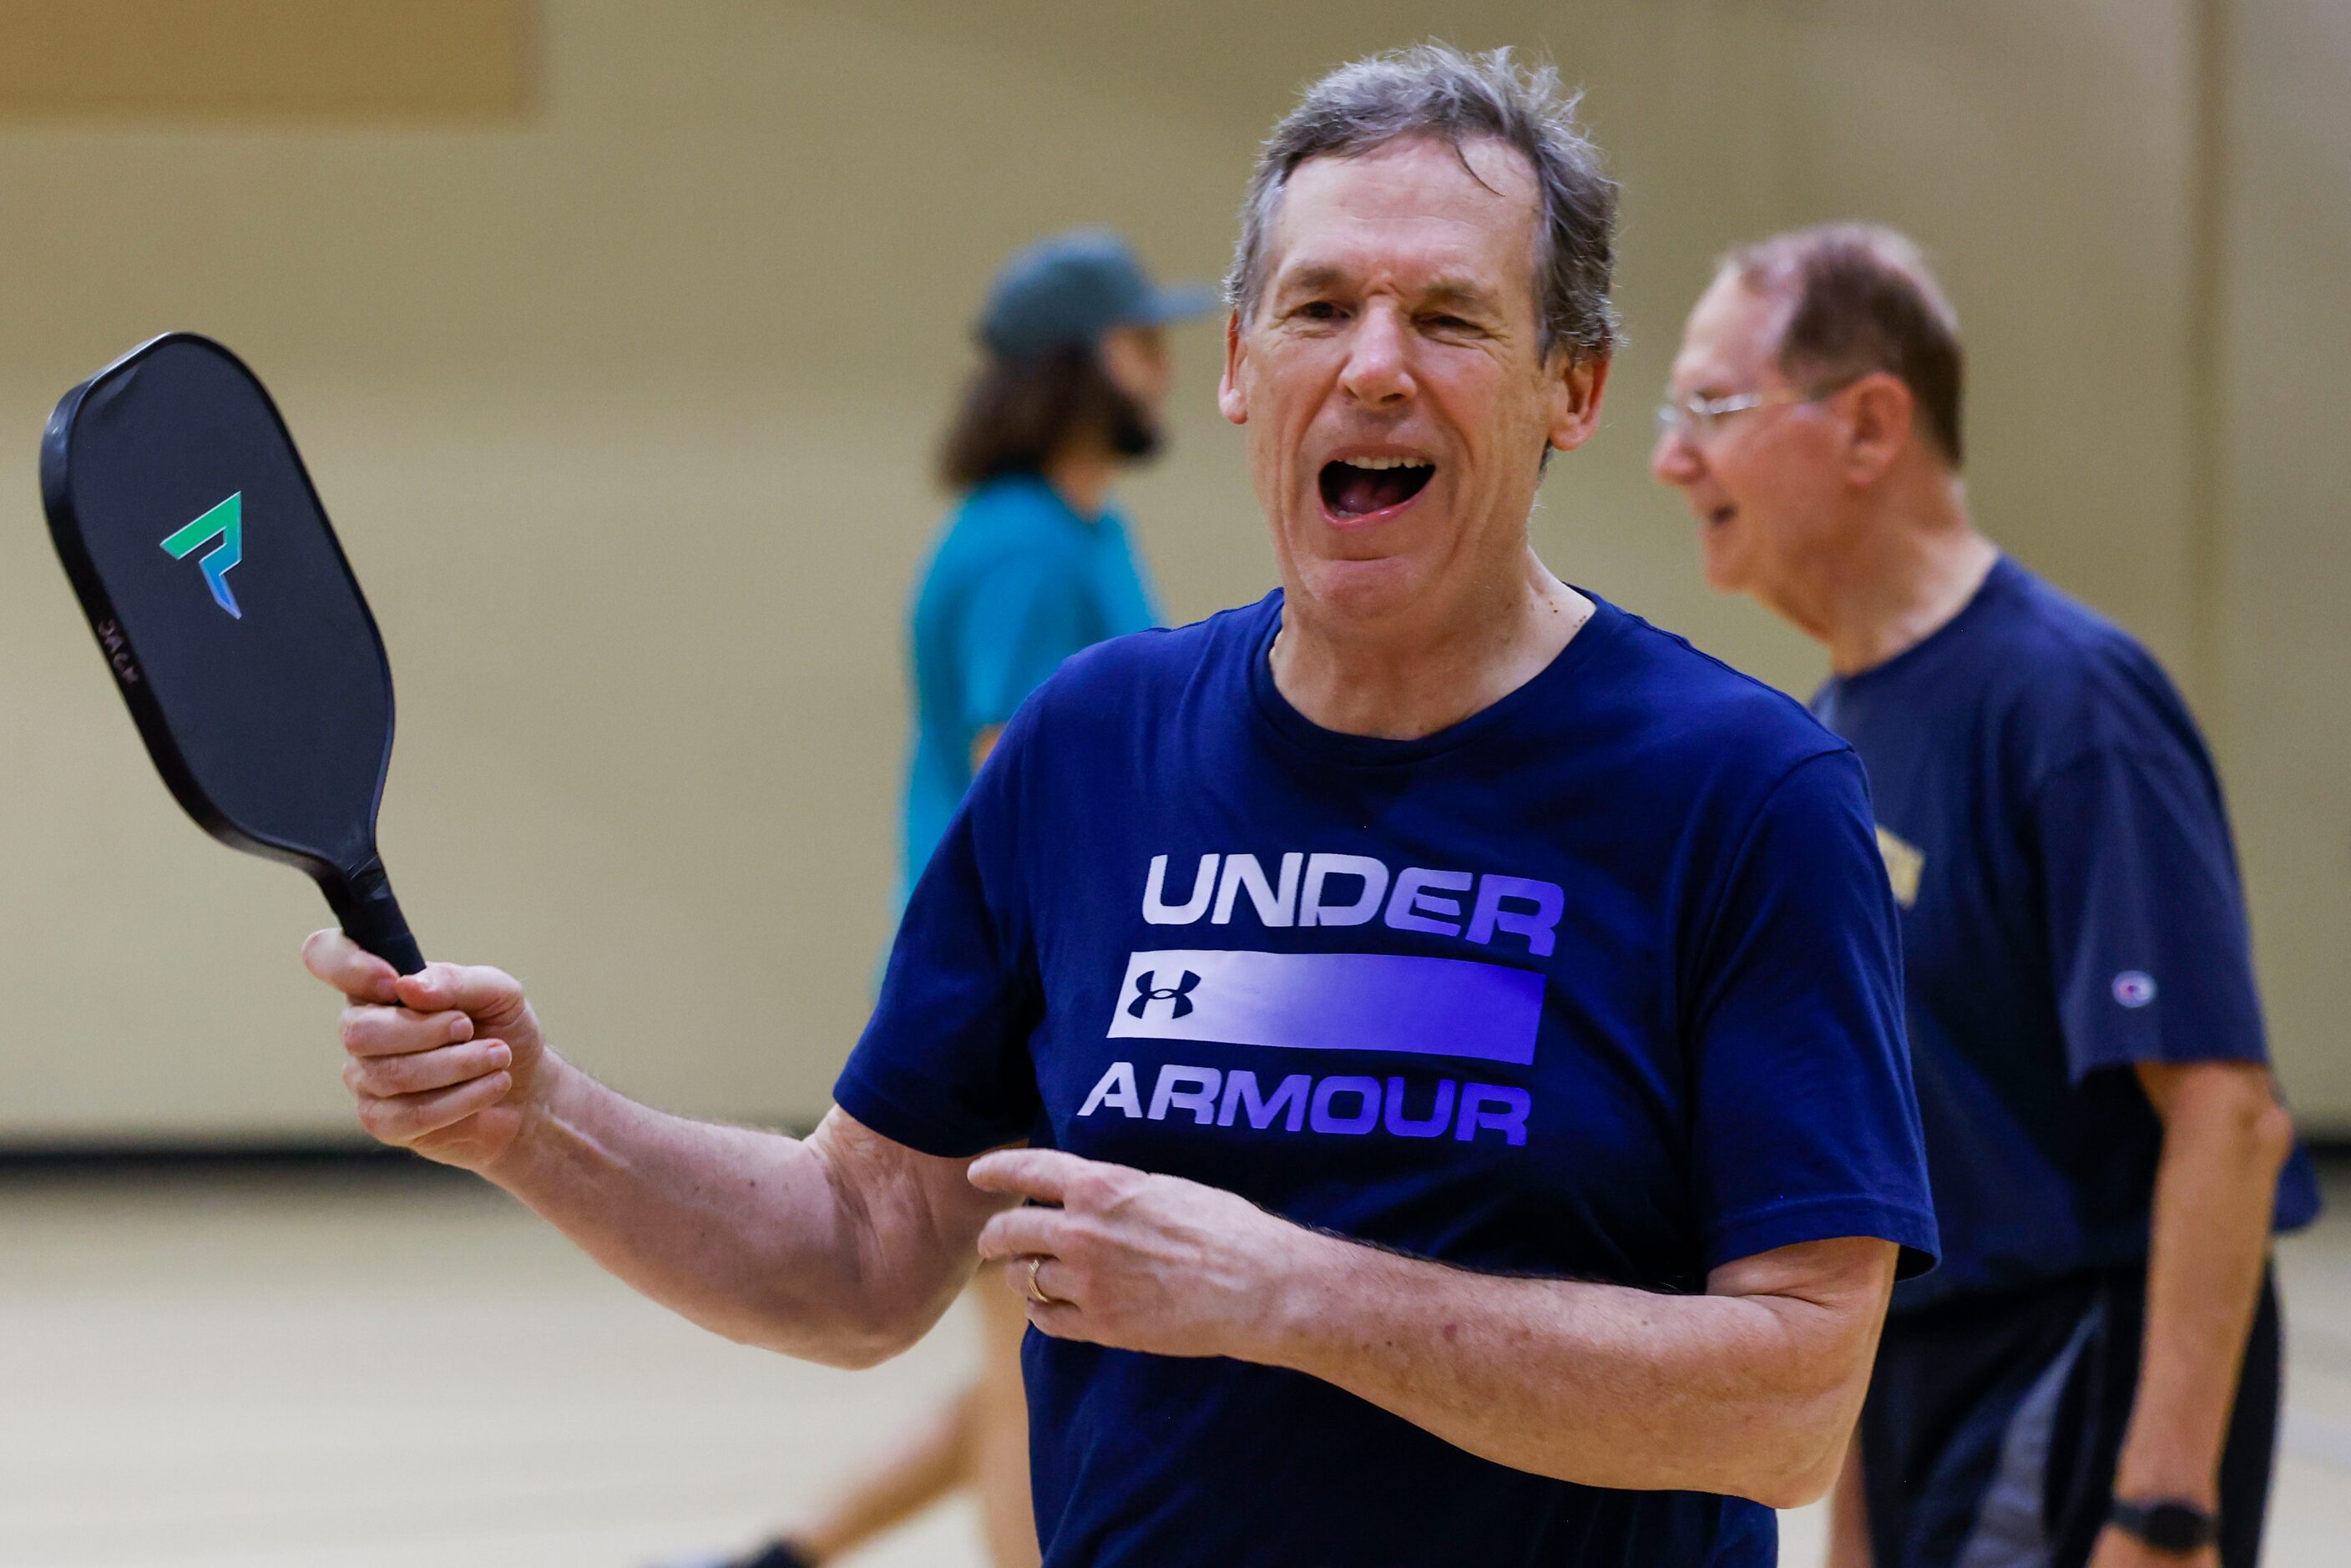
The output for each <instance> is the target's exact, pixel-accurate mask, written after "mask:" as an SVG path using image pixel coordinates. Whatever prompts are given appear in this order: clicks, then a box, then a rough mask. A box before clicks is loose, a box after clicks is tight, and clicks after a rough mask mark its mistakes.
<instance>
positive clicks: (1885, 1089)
mask: <svg viewBox="0 0 2351 1568" xmlns="http://www.w3.org/2000/svg"><path fill="white" fill-rule="evenodd" d="M1280 610H1281V601H1280V595H1279V594H1278V593H1277V594H1274V595H1271V596H1270V597H1269V598H1267V599H1266V600H1264V601H1261V602H1260V603H1259V604H1256V605H1253V606H1249V607H1248V608H1245V609H1240V610H1236V611H1231V612H1227V613H1225V614H1222V615H1219V616H1217V617H1215V618H1214V619H1212V620H1209V621H1207V622H1202V623H1201V624H1199V625H1196V626H1190V627H1186V628H1184V629H1182V630H1179V631H1174V632H1144V633H1142V634H1141V635H1138V636H1133V637H1125V638H1120V639H1116V640H1114V641H1112V642H1110V643H1103V644H1102V645H1100V646H1098V647H1096V648H1093V649H1092V650H1090V651H1088V652H1086V653H1081V654H1079V655H1078V656H1076V657H1074V658H1072V659H1071V661H1070V662H1069V663H1068V664H1065V665H1064V666H1062V668H1061V671H1060V672H1059V673H1058V674H1056V675H1055V676H1054V677H1053V678H1052V679H1051V680H1050V681H1049V682H1047V683H1046V685H1044V686H1043V687H1042V688H1041V689H1040V691H1039V692H1038V694H1037V695H1035V696H1034V697H1033V698H1031V700H1030V701H1029V703H1028V704H1027V705H1026V706H1024V707H1023V708H1022V709H1021V711H1020V713H1019V716H1017V717H1016V718H1015V719H1014V720H1013V722H1012V724H1011V726H1010V727H1008V729H1007V731H1006V733H1005V737H1004V739H1003V741H1002V743H1001V744H1000V745H999V746H998V748H997V750H996V751H995V753H994V754H993V755H992V756H991V757H990V758H989V759H988V761H987V766H986V767H985V768H983V769H982V770H981V773H980V776H979V779H977V782H976V783H975V785H974V787H973V789H972V791H971V793H970V795H969V797H968V798H967V800H966V802H965V804H964V806H963V808H962V810H960V811H959V812H958V813H957V814H956V818H955V820H954V821H953V822H952V823H951V825H950V826H949V827H948V830H947V832H946V837H945V838H944V839H943V840H942V841H941V843H940V847H939V849H938V852H936V854H935V855H934V856H933V857H932V860H931V862H930V865H929V867H928V868H927V869H926V870H925V873H924V874H923V876H922V877H921V879H920V880H919V882H918V883H916V885H915V888H914V894H913V897H912V899H911V900H910V902H909V904H908V905H907V909H906V915H905V919H904V925H902V927H901V929H900V934H899V937H898V942H897V946H896V948H895V950H894V952H893V956H892V958H891V962H890V967H889V971H888V974H887V976H886V977H885V978H884V980H883V991H882V996H881V999H880V1002H879V1004H878V1006H877V1008H876V1010H875V1012H874V1016H873V1019H872V1023H871V1025H870V1026H869V1027H868V1029H867V1030H866V1032H865V1035H864V1038H863V1039H862V1040H861V1041H860V1043H859V1045H858V1048H857V1051H856V1053H855V1054H854V1055H853V1056H852V1059H851V1061H850V1062H849V1065H848V1067H847V1069H846V1070H845V1071H844V1072H843V1073H842V1075H841V1082H840V1084H839V1086H838V1089H837V1091H836V1092H837V1094H838V1097H839V1099H840V1102H841V1106H842V1107H843V1108H844V1109H845V1110H847V1111H848V1112H849V1113H851V1114H852V1115H853V1116H855V1117H856V1118H858V1119H859V1120H860V1121H862V1122H863V1123H865V1124H867V1125H869V1126H872V1127H873V1128H874V1129H876V1130H877V1131H879V1132H881V1133H883V1134H886V1135H887V1136H890V1137H892V1138H895V1139H897V1140H898V1141H900V1142H902V1143H904V1144H906V1145H911V1146H913V1147H914V1148H917V1149H921V1150H924V1151H925V1152H928V1153H931V1154H935V1155H949V1156H962V1155H973V1154H977V1153H978V1152H980V1151H981V1150H983V1149H987V1148H989V1147H991V1146H994V1145H1001V1144H1007V1143H1014V1142H1019V1141H1022V1140H1026V1141H1028V1142H1029V1143H1032V1144H1036V1145H1050V1146H1053V1147H1058V1148H1063V1149H1068V1150H1071V1151H1072V1152H1074V1153H1077V1154H1079V1155H1085V1156H1087V1157H1089V1158H1094V1159H1102V1160H1111V1161H1115V1162H1118V1163H1121V1164H1124V1165H1128V1166H1138V1167H1141V1168H1143V1169H1145V1170H1150V1171H1159V1172H1168V1173H1172V1174H1175V1175H1177V1176H1186V1177H1189V1178H1191V1179H1194V1180H1197V1181H1201V1182H1206V1183H1208V1184H1210V1185H1213V1186H1218V1187H1222V1188H1226V1189H1228V1190H1229V1191H1233V1192H1237V1193H1238V1194H1240V1195H1241V1196H1243V1197H1248V1198H1249V1199H1251V1200H1252V1201H1254V1202H1256V1203H1258V1204H1260V1205H1262V1206H1263V1207H1266V1208H1268V1209H1270V1210H1271V1211H1272V1212H1274V1213H1277V1214H1280V1215H1283V1216H1286V1217H1288V1218H1291V1219H1294V1220H1297V1221H1299V1222H1300V1223H1301V1224H1305V1225H1309V1226H1314V1227H1318V1228H1323V1229H1326V1230H1330V1231H1334V1232H1337V1233H1340V1234H1343V1235H1346V1236H1351V1237H1356V1238H1360V1239H1364V1240H1365V1241H1369V1242H1374V1243H1377V1244H1379V1245H1381V1246H1384V1247H1388V1248H1393V1249H1399V1250H1402V1251H1405V1252H1408V1253H1413V1254H1416V1255H1418V1256H1422V1257H1426V1258H1433V1259H1438V1260H1444V1261H1446V1262H1448V1263H1452V1264H1456V1265H1458V1266H1460V1267H1463V1268H1467V1269H1473V1270H1489V1271H1497V1272H1499V1271H1509V1272H1517V1273H1527V1274H1535V1275H1543V1276H1552V1277H1562V1278H1564V1277H1573V1278H1577V1279H1583V1280H1598V1281H1613V1282H1616V1283H1621V1284H1625V1285H1631V1286H1635V1287H1639V1288H1642V1289H1646V1290H1652V1291H1700V1290H1703V1289H1704V1288H1705V1285H1706V1280H1707V1274H1708V1270H1711V1269H1713V1268H1715V1267H1717V1266H1718V1265H1719V1264H1722V1263H1725V1262H1729V1261H1730V1260H1734V1259H1739V1258H1742V1257H1748V1256H1751V1255H1753V1254H1755V1253H1759V1252H1763V1251H1767V1250H1770V1249H1773V1248H1777V1247H1784V1246H1789V1245H1792V1244H1794V1243H1798V1242H1802V1241H1810V1240H1816V1239H1824V1238H1829V1237H1839V1236H1871V1237H1882V1238H1885V1239H1889V1240H1892V1241H1895V1242H1896V1243H1898V1244H1900V1245H1901V1247H1902V1248H1903V1249H1905V1251H1904V1253H1903V1260H1904V1265H1903V1266H1904V1268H1905V1270H1906V1271H1910V1270H1917V1269H1919V1268H1923V1267H1924V1266H1926V1264H1927V1263H1928V1261H1929V1257H1930V1254H1931V1253H1932V1251H1933V1249H1934V1247H1935V1228H1934V1221H1933V1218H1931V1215H1930V1211H1929V1209H1928V1200H1927V1192H1926V1177H1925V1171H1924V1168H1923V1162H1922V1156H1921V1153H1920V1145H1919V1132H1918V1124H1917V1107H1916V1104H1915V1103H1914V1100H1913V1095H1912V1092H1911V1084H1910V1077H1909V1071H1908V1069H1907V1064H1906V1062H1905V1060H1904V1052H1903V1044H1902V1033H1901V992H1900V981H1899V972H1898V967H1899V960H1898V955H1897V951H1896V917H1895V910H1894V905H1893V901H1892V899H1891V897H1890V895H1889V894H1888V891H1887V888H1886V876H1885V873H1884V871H1883V869H1882V868H1881V865H1880V862H1879V860H1878V856H1877V852H1876V846H1875V843H1874V841H1873V840H1872V837H1871V826H1870V816H1869V809H1868V802H1867V799H1866V794H1865V788H1864V785H1863V781H1862V775H1861V769H1860V767H1859V765H1858V763H1857V762H1856V761H1855V758H1854V755H1853V753H1852V751H1851V749H1850V748H1848V747H1846V746H1845V745H1844V743H1843V742H1841V741H1839V740H1838V739H1836V738H1835V737H1834V736H1832V735H1830V734H1829V733H1828V732H1827V731H1825V730H1823V728H1822V727H1820V726H1819V725H1818V724H1816V723H1815V722H1814V721H1813V719H1812V717H1811V716H1809V715H1807V714H1806V713H1805V712H1804V711H1803V709H1802V707H1801V706H1799V705H1797V704H1795V703H1792V702H1791V701H1789V700H1788V699H1786V698H1785V697H1783V696H1781V695H1778V694H1776V693H1773V692H1771V691H1769V690H1767V689H1766V688H1764V687H1762V686H1761V685H1757V684H1756V683H1755V682H1752V681H1750V680H1748V679H1747V678H1746V677H1744V676H1741V675H1740V674H1736V673H1734V672H1732V671H1730V670H1729V669H1727V668H1725V667H1724V666H1723V665H1721V664H1718V663H1716V662H1715V661H1713V660H1711V659H1708V658H1707V657H1705V656H1704V655H1702V654H1699V653H1696V652H1694V651H1693V650H1691V649H1690V648H1689V647H1688V645H1687V644H1686V643H1683V642H1682V641H1681V640H1680V639H1678V638H1675V637H1672V636H1669V635H1667V634H1666V633H1664V632H1658V631H1657V630H1656V629H1655V628H1653V627H1651V626H1649V625H1647V624H1646V622H1642V621H1641V620H1639V619H1638V618H1637V617H1635V616H1632V615H1629V614H1626V613H1625V612H1621V611H1618V610H1616V609H1614V608H1613V607H1611V606H1608V605H1606V604H1601V605H1600V606H1599V608H1598V610H1597V612H1596V613H1595V615H1594V617H1593V620H1592V621H1591V622H1590V623H1589V624H1587V625H1586V626H1585V627H1584V628H1583V631H1582V632H1579V633H1578V634H1577V635H1576V636H1575V637H1574V638H1573V640H1572V641H1571V642H1570V643H1569V644H1568V646H1567V648H1566V649H1565V650H1564V651H1563V652H1562V653H1561V654H1560V655H1559V656H1558V658H1557V659H1555V660H1554V661H1553V662H1552V664H1551V665H1550V666H1549V667H1548V668H1546V669H1545V670H1544V671H1542V672H1541V674H1538V675H1536V676H1535V677H1534V678H1533V679H1532V680H1531V681H1529V682H1528V683H1527V684H1526V685H1523V686H1521V687H1520V688H1519V689H1518V690H1517V691H1515V692H1512V693H1511V694H1510V695H1507V696H1505V697H1504V698H1502V699H1501V700H1500V701H1499V702H1497V703H1495V704H1493V705H1492V706H1489V707H1488V708H1486V709H1485V710H1483V711H1482V712H1480V713H1478V714H1476V715H1474V716H1471V717H1470V718H1468V719H1467V720H1465V721H1463V722H1462V723H1460V724H1458V725H1456V726H1454V727H1450V728H1448V729H1446V730H1444V731H1441V732H1439V733H1437V734H1436V735H1432V736H1428V737H1425V738H1423V739H1418V740H1410V741H1392V740H1380V739H1374V738H1367V737H1358V736H1348V735H1341V734H1335V733H1332V732H1331V731H1328V730H1324V729H1322V728H1320V727H1316V726H1315V725H1313V724H1312V723H1311V722H1309V721H1308V720H1307V719H1306V718H1305V717H1304V716H1301V714H1300V713H1298V712H1297V710H1295V709H1294V708H1292V707H1291V706H1290V704H1289V703H1288V702H1287V701H1285V700H1284V699H1283V697H1282V696H1281V695H1280V692H1279V691H1278V690H1277V689H1276V688H1275V686H1274V684H1273V680H1272V676H1271V674H1270V664H1269V661H1268V651H1269V649H1270V645H1271V643H1272V641H1273V637H1274V634H1275V632H1276V630H1277V629H1278V627H1279V625H1280ZM1024 1360H1025V1365H1026V1371H1027V1375H1028V1385H1029V1408H1030V1416H1031V1422H1030V1432H1031V1449H1032V1455H1033V1476H1034V1484H1035V1491H1036V1501H1037V1522H1038V1529H1039V1532H1040V1537H1041V1540H1042V1543H1043V1546H1044V1552H1045V1561H1046V1563H1048V1564H1050V1565H1052V1568H1076V1565H1078V1564H1084V1565H1085V1568H1130V1565H1131V1568H1142V1565H1145V1564H1148V1565H1149V1568H1170V1565H1190V1564H1209V1563H1213V1564H1217V1565H1218V1568H1250V1565H1257V1564H1263V1565H1267V1568H1273V1565H1277V1564H1278V1565H1280V1568H1296V1565H1297V1564H1301V1563H1380V1564H1385V1565H1411V1568H1420V1565H1426V1568H1437V1565H1439V1564H1444V1565H1447V1568H1452V1565H1456V1564H1459V1563H1484V1564H1503V1563H1510V1564H1544V1563H1562V1564H1564V1563H1573V1564H1578V1565H1580V1568H1595V1565H1600V1564H1622V1565H1624V1568H1656V1564H1660V1563H1675V1564H1688V1565H1698V1564H1713V1565H1718V1568H1734V1565H1735V1568H1755V1565H1760V1564H1764V1563H1770V1562H1771V1560H1772V1556H1773V1526H1772V1520H1771V1513H1770V1511H1768V1510H1766V1509H1764V1508H1762V1507H1761V1505H1760V1504H1756V1503H1753V1502H1749V1501H1743V1500H1736V1499H1729V1498H1722V1497H1715V1496H1709V1495H1704V1494H1699V1493H1694V1492H1637V1491H1611V1490H1596V1489H1593V1488H1588V1487H1582V1486H1575V1485H1571V1484H1568V1483H1565V1482H1562V1481H1557V1480H1552V1479H1545V1478H1542V1477H1539V1476H1535V1475H1532V1474H1529V1473H1527V1472H1525V1471H1521V1470H1516V1469H1510V1468H1508V1467H1505V1466H1502V1465H1498V1464H1495V1463H1493V1462H1491V1461H1489V1460H1487V1459H1483V1458H1477V1457H1475V1456H1473V1455H1471V1454H1468V1453H1467V1452H1465V1451H1464V1450H1462V1449H1460V1448H1455V1447H1453V1446H1452V1445H1450V1444H1448V1443H1447V1442H1445V1441H1443V1440H1442V1439H1440V1438H1438V1437H1435V1436H1433V1435H1431V1434H1429V1433H1428V1432H1426V1431H1424V1430H1422V1429H1421V1428H1419V1427H1415V1426H1413V1425H1412V1424H1411V1423H1409V1422H1406V1421H1404V1420H1402V1419H1400V1418H1398V1417H1396V1416H1392V1415H1389V1414H1387V1413H1386V1412H1384V1411H1382V1410H1380V1409H1378V1408H1376V1407H1374V1406H1372V1405H1369V1404H1367V1403H1365V1402H1364V1401H1362V1400H1360V1399H1357V1398H1356V1397H1355V1396H1353V1395H1350V1394H1346V1393H1344V1392H1343V1391H1341V1390H1340V1389H1338V1388H1336V1387H1334V1386H1332V1385H1329V1384H1326V1383H1322V1382H1320V1381H1317V1380H1315V1379H1313V1378H1311V1377H1307V1376H1304V1375H1300V1374H1297V1373H1292V1372H1287V1371H1282V1370H1279V1369H1276V1368H1270V1367H1265V1366H1258V1365H1251V1364H1243V1363H1240V1362H1236V1361H1229V1360H1224V1359H1217V1358H1210V1359H1196V1360H1178V1359H1172V1358H1167V1357H1162V1356H1155V1355H1144V1354H1133V1353H1128V1352H1121V1351H1113V1350H1103V1349H1101V1348H1098V1347H1095V1346H1092V1345H1086V1344H1081V1343H1069V1342H1062V1341H1057V1340H1051V1339H1047V1338H1044V1337H1042V1336H1040V1335H1037V1334H1031V1335H1030V1336H1029V1342H1028V1344H1027V1346H1026V1349H1025V1351H1024ZM1565 1404H1566V1407H1568V1408H1569V1409H1571V1410H1572V1408H1573V1401H1572V1400H1570V1401H1567V1402H1565ZM1570 1418H1571V1419H1572V1418H1573V1417H1572V1416H1570Z"/></svg>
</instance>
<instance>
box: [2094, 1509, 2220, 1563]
mask: <svg viewBox="0 0 2351 1568" xmlns="http://www.w3.org/2000/svg"><path fill="white" fill-rule="evenodd" d="M2106 1519H2107V1521H2109V1522H2110V1523H2112V1524H2113V1525H2114V1527H2115V1528H2116V1529H2117V1530H2119V1531H2122V1532H2123V1533H2124V1534H2126V1535H2130V1536H2136V1537H2137V1539H2139V1540H2140V1541H2143V1542H2146V1543H2147V1545H2149V1546H2152V1547H2154V1548H2155V1549H2156V1550H2157V1551H2158V1552H2166V1553H2168V1554H2170V1555H2173V1556H2178V1557H2185V1556H2187V1555H2188V1554H2189V1552H2201V1551H2203V1550H2204V1548H2206V1547H2207V1546H2210V1545H2211V1544H2212V1543H2213V1542H2215V1541H2218V1540H2219V1539H2220V1518H2219V1516H2218V1515H2216V1514H2213V1513H2210V1512H2207V1511H2205V1510H2203V1509H2200V1508H2199V1507H2197V1506H2196V1505H2195V1504H2194V1503H2192V1502H2182V1501H2180V1500H2179V1499H2177V1498H2158V1499H2156V1500H2154V1501H2152V1502H2127V1501H2125V1500H2123V1499H2121V1498H2116V1499H2115V1505H2114V1507H2113V1508H2112V1509H2111V1510H2109V1511H2107V1514H2106Z"/></svg>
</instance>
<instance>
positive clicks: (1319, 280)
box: [1274, 262, 1495, 310]
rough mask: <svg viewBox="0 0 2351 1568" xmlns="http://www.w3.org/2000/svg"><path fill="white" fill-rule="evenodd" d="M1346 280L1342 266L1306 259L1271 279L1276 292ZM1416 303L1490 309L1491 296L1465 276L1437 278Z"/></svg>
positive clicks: (1313, 288)
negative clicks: (1299, 264)
mask: <svg viewBox="0 0 2351 1568" xmlns="http://www.w3.org/2000/svg"><path fill="white" fill-rule="evenodd" d="M1349 281H1350V275H1349V274H1348V272H1347V270H1346V268H1344V267H1337V266H1334V265H1332V264H1331V263H1328V262H1310V263H1308V264H1306V265H1305V266H1302V267H1298V268H1297V269H1296V270H1294V271H1291V272H1286V273H1284V274H1282V275H1281V276H1280V277H1278V278H1276V279H1275V280H1274V292H1275V293H1277V294H1290V293H1293V292H1295V293H1303V294H1311V293H1315V292H1317V291H1319V290H1322V289H1325V288H1332V287H1339V286H1341V285H1343V284H1345V283H1347V282H1349ZM1418 303H1420V304H1421V305H1424V306H1435V307H1437V308H1444V307H1446V306H1457V307H1460V308H1468V309H1478V310H1491V309H1493V308H1495V307H1494V297H1493V296H1492V295H1491V294H1489V292H1487V291H1486V290H1485V289H1484V288H1482V287H1479V286H1478V285H1477V284H1475V283H1472V282H1470V281H1469V280H1468V279H1467V278H1461V277H1440V278H1437V280H1436V281H1435V282H1433V283H1431V284H1429V285H1428V286H1427V287H1426V288H1423V289H1422V290H1421V291H1420V295H1419V299H1418Z"/></svg>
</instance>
